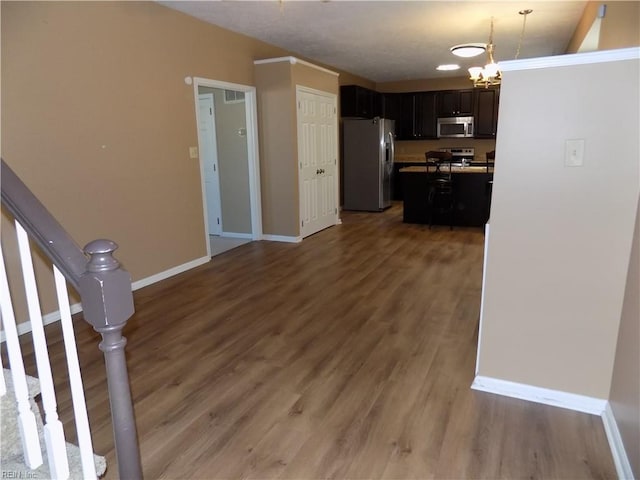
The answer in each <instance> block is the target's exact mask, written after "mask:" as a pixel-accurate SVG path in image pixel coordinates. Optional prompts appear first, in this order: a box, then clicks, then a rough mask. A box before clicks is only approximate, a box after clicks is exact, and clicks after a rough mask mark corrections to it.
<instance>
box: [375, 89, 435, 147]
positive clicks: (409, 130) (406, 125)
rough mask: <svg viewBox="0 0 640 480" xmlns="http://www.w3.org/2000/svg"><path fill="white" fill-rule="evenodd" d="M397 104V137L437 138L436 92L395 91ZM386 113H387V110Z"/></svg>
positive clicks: (411, 138) (403, 138)
mask: <svg viewBox="0 0 640 480" xmlns="http://www.w3.org/2000/svg"><path fill="white" fill-rule="evenodd" d="M387 95H388V96H393V99H392V100H391V102H392V103H394V104H395V107H394V108H395V109H396V110H395V111H396V116H397V118H395V119H394V120H396V138H397V139H398V140H423V139H431V138H436V135H437V118H436V92H415V93H393V94H387ZM385 115H387V113H386V111H385Z"/></svg>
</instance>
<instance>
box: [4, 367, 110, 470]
mask: <svg viewBox="0 0 640 480" xmlns="http://www.w3.org/2000/svg"><path fill="white" fill-rule="evenodd" d="M3 373H4V380H5V384H6V386H7V392H6V394H5V395H3V396H2V399H1V402H0V430H1V431H0V458H1V459H2V462H1V464H0V470H1V472H2V477H3V478H9V477H7V475H11V476H10V478H34V479H38V478H42V479H45V478H51V475H50V473H49V465H48V464H47V454H46V452H45V446H44V445H45V444H44V435H43V424H42V418H41V417H40V412H39V409H38V405H37V404H36V402H35V400H34V398H35V397H36V395H38V394H39V393H40V382H39V381H38V379H36V378H33V377H29V376H27V387H28V388H29V403H30V404H31V410H32V411H33V412H34V414H35V417H36V424H37V426H38V433H39V437H40V448H41V450H42V458H43V460H44V463H43V464H42V465H40V467H38V468H36V469H35V470H32V469H30V468H28V467H27V466H26V465H25V463H24V458H23V454H22V441H21V439H20V432H19V428H18V419H17V417H18V409H17V406H16V401H15V395H14V390H13V379H12V378H11V372H10V371H9V370H7V369H3ZM66 447H67V458H68V460H69V478H70V479H74V480H75V479H78V480H81V479H82V478H84V476H83V474H82V463H81V460H80V448H79V447H77V446H76V445H73V444H71V443H68V442H67V444H66ZM93 461H94V464H95V466H96V473H97V475H98V476H99V477H100V476H102V475H104V472H105V471H106V469H107V462H106V460H105V458H104V457H101V456H99V455H95V454H94V456H93Z"/></svg>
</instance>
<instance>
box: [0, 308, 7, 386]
mask: <svg viewBox="0 0 640 480" xmlns="http://www.w3.org/2000/svg"><path fill="white" fill-rule="evenodd" d="M0 320H2V315H1V314H0ZM0 353H2V343H0ZM3 369H4V367H3V365H2V355H0V372H1V371H3ZM5 393H7V385H6V384H5V383H4V375H0V397H1V396H3V395H4V394H5Z"/></svg>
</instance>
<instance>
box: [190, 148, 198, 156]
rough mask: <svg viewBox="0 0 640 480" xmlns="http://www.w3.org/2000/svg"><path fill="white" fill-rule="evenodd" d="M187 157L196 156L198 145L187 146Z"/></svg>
mask: <svg viewBox="0 0 640 480" xmlns="http://www.w3.org/2000/svg"><path fill="white" fill-rule="evenodd" d="M189 158H198V147H189Z"/></svg>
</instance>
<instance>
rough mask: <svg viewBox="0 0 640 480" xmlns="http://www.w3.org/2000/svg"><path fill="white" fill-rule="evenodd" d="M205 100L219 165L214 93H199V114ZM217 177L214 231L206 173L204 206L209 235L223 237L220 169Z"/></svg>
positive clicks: (214, 188)
mask: <svg viewBox="0 0 640 480" xmlns="http://www.w3.org/2000/svg"><path fill="white" fill-rule="evenodd" d="M203 98H205V99H207V100H208V101H209V102H210V104H211V125H212V127H213V132H212V133H211V135H212V137H213V141H212V144H213V145H212V146H213V150H214V151H213V153H212V154H213V157H214V158H213V160H214V162H215V164H216V165H217V164H218V152H217V149H218V138H217V135H216V114H215V102H214V95H213V93H198V112H200V102H201V101H202V99H203ZM201 120H202V119H201V118H198V119H197V125H198V135H199V134H200V122H201ZM202 140H203V139H202V138H200V137H198V157H199V158H200V159H201V164H202V165H203V166H204V164H205V161H204V160H202ZM215 177H216V178H215V183H216V185H214V186H213V187H212V189H213V190H215V194H216V195H213V197H214V199H215V201H217V203H218V211H217V212H216V213H217V214H218V215H217V216H218V222H217V226H215V227H214V228H213V229H212V228H211V225H210V222H209V220H211V218H209V213H210V212H208V210H209V207H210V205H209V201H208V200H209V199H210V197H211V196H212V195H211V193H212V192H210V191H208V189H207V188H206V185H207V175H206V173H205V174H204V180H205V192H204V193H205V202H204V204H205V205H206V206H207V209H206V213H207V223H208V225H206V226H207V228H208V231H207V233H208V234H209V235H212V233H211V231H212V230H214V231H219V233H213V235H222V231H223V228H222V193H221V192H220V169H219V168H216V169H215Z"/></svg>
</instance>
